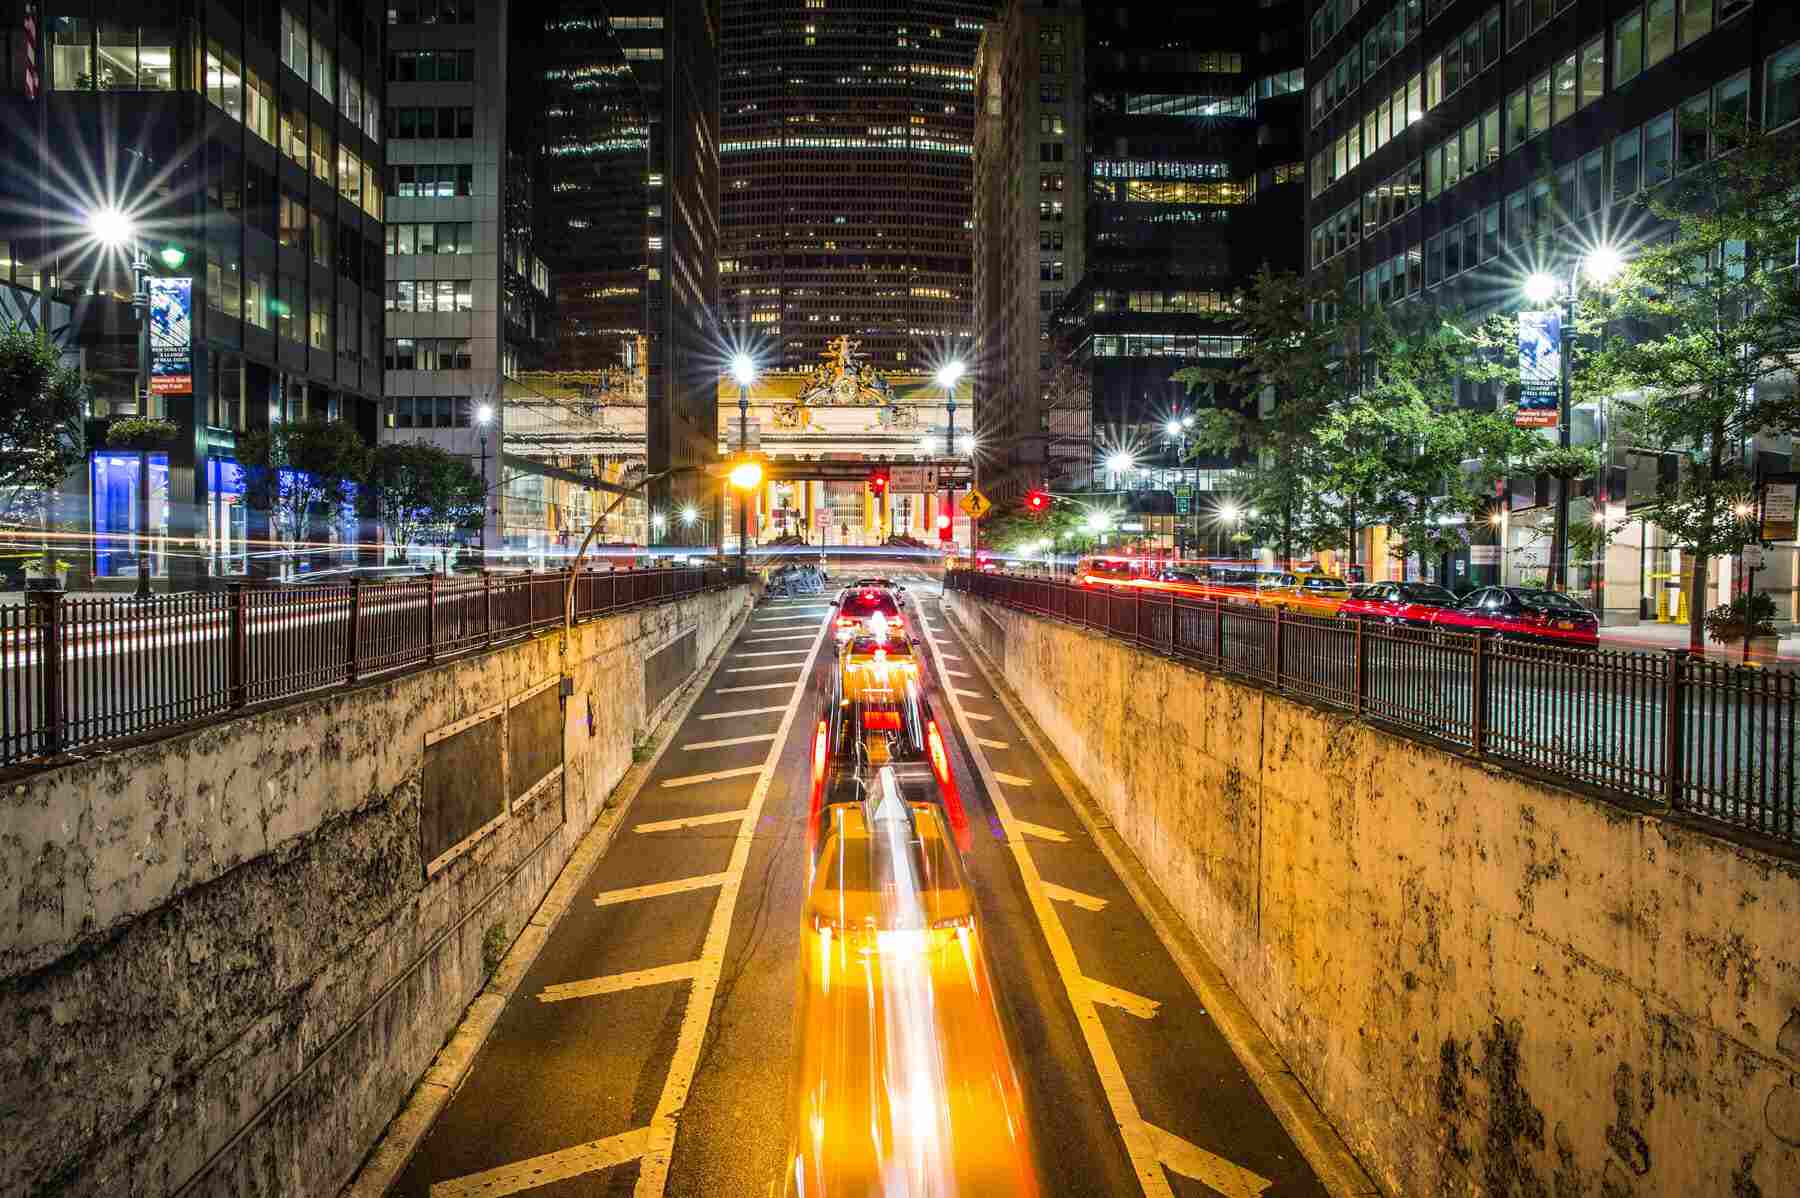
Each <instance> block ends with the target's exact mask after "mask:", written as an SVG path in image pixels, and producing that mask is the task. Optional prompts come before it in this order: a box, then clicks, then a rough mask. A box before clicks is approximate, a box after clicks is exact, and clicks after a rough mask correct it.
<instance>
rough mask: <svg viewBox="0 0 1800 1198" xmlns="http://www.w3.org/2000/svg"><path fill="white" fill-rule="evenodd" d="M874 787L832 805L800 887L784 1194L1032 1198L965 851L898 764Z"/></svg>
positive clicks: (1018, 1099)
mask: <svg viewBox="0 0 1800 1198" xmlns="http://www.w3.org/2000/svg"><path fill="white" fill-rule="evenodd" d="M870 783H871V784H870V786H869V788H868V790H869V793H868V797H867V799H866V800H865V801H863V802H859V803H847V804H843V805H840V806H834V807H832V808H831V809H830V810H829V812H828V813H827V823H826V826H825V829H824V837H823V843H822V845H821V847H820V853H819V861H818V867H817V869H816V870H815V871H814V873H813V875H812V881H811V885H810V888H809V890H808V894H807V902H806V908H805V914H804V917H803V918H804V924H803V926H802V929H801V934H802V941H801V952H800V954H799V955H800V1001H799V1012H798V1020H799V1022H798V1029H797V1035H796V1042H797V1050H798V1051H797V1057H796V1059H797V1068H796V1070H795V1074H794V1090H793V1097H792V1100H791V1103H792V1105H791V1107H790V1137H791V1138H790V1141H789V1143H790V1150H789V1154H788V1162H787V1167H786V1168H785V1169H784V1171H783V1172H784V1174H785V1177H784V1180H783V1190H784V1192H785V1193H786V1194H788V1195H789V1196H790V1198H813V1196H815V1195H831V1194H855V1195H865V1194H980V1195H984V1196H986V1195H994V1196H1000V1195H1013V1196H1017V1198H1036V1195H1037V1194H1038V1193H1039V1192H1040V1187H1039V1182H1038V1177H1037V1174H1036V1169H1035V1166H1034V1164H1033V1154H1032V1151H1031V1145H1030V1141H1029V1136H1028V1131H1027V1128H1028V1127H1029V1120H1028V1119H1027V1118H1026V1115H1025V1111H1024V1104H1023V1099H1022V1096H1021V1089H1020V1086H1019V1081H1018V1076H1017V1072H1016V1070H1015V1069H1014V1066H1013V1060H1012V1055H1011V1053H1010V1051H1009V1049H1008V1046H1007V1041H1006V1035H1005V1032H1004V1029H1003V1027H1002V1024H1001V1019H1000V1015H999V1009H998V1007H997V1005H996V1002H995V997H994V989H993V982H992V979H991V976H990V974H989V970H988V966H987V961H986V954H985V952H984V951H983V938H982V936H981V933H980V929H979V925H978V923H977V920H976V918H975V910H974V904H973V902H972V901H971V896H970V892H969V888H968V883H967V880H966V878H965V876H964V873H963V867H962V860H961V857H960V855H959V854H958V852H957V850H956V846H955V845H954V844H953V843H952V841H951V838H950V836H949V835H948V831H947V829H946V826H945V823H944V817H943V814H942V812H941V811H940V809H939V808H938V807H937V806H936V805H935V804H933V803H929V802H913V801H909V799H908V796H907V794H906V792H905V791H904V790H903V788H902V787H901V785H900V784H899V783H898V782H897V781H896V780H895V771H894V770H893V769H892V768H891V767H889V768H884V769H882V770H881V771H880V772H879V773H878V774H877V775H876V776H875V777H874V778H872V779H871V780H870Z"/></svg>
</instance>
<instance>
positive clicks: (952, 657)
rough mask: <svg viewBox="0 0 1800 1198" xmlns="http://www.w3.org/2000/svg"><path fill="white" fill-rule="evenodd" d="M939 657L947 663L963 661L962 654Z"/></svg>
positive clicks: (944, 654) (948, 654)
mask: <svg viewBox="0 0 1800 1198" xmlns="http://www.w3.org/2000/svg"><path fill="white" fill-rule="evenodd" d="M938 656H939V657H941V658H943V659H944V660H945V661H961V660H962V654H960V653H940V654H938Z"/></svg>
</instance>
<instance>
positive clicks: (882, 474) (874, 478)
mask: <svg viewBox="0 0 1800 1198" xmlns="http://www.w3.org/2000/svg"><path fill="white" fill-rule="evenodd" d="M887 487H888V472H887V471H886V470H871V471H869V490H871V491H873V492H875V494H877V495H886V494H887Z"/></svg>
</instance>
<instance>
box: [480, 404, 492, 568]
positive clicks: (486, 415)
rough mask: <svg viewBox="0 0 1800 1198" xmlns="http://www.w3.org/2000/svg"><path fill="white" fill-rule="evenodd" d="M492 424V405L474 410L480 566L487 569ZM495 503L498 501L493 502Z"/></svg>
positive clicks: (483, 405)
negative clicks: (478, 465) (478, 445)
mask: <svg viewBox="0 0 1800 1198" xmlns="http://www.w3.org/2000/svg"><path fill="white" fill-rule="evenodd" d="M493 423H494V405H492V404H485V403H484V404H482V405H481V406H480V407H478V408H476V409H475V427H476V428H478V429H480V430H481V565H482V568H483V569H486V568H487V550H488V535H487V526H488V502H489V501H488V464H487V462H488V454H487V439H488V434H487V431H488V426H489V425H491V424H493ZM495 502H496V503H497V502H498V500H495Z"/></svg>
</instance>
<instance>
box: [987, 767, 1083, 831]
mask: <svg viewBox="0 0 1800 1198" xmlns="http://www.w3.org/2000/svg"><path fill="white" fill-rule="evenodd" d="M996 781H998V779H996ZM1013 826H1014V827H1015V828H1017V829H1018V830H1019V831H1021V832H1023V833H1025V835H1027V836H1035V837H1037V838H1038V839H1039V840H1048V841H1049V842H1050V843H1051V844H1068V843H1069V834H1068V833H1067V832H1064V831H1062V830H1060V829H1057V828H1050V827H1046V826H1044V825H1043V824H1034V823H1032V822H1031V821H1030V820H1028V819H1016V820H1014V821H1013Z"/></svg>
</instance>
